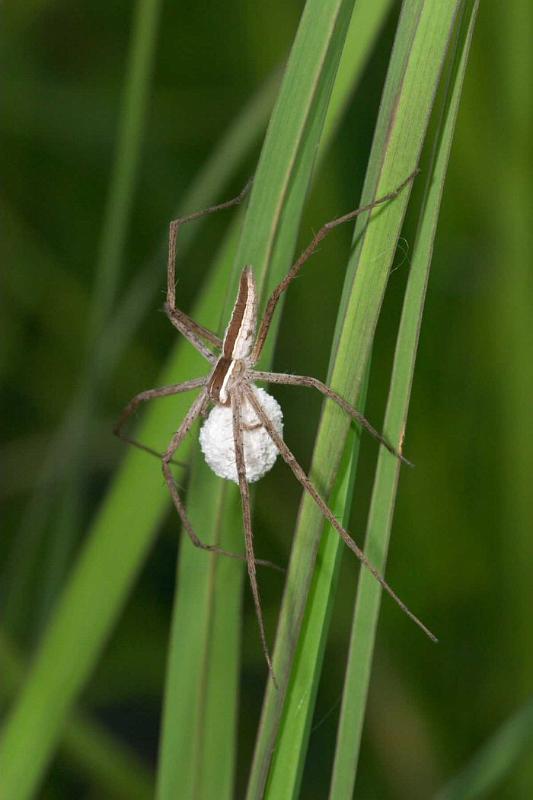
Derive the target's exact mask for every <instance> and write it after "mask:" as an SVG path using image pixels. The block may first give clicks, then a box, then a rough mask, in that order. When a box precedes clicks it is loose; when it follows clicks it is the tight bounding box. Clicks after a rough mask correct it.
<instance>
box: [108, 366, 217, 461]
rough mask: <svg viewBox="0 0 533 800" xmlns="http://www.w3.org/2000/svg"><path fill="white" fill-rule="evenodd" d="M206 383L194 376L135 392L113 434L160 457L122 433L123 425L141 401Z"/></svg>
mask: <svg viewBox="0 0 533 800" xmlns="http://www.w3.org/2000/svg"><path fill="white" fill-rule="evenodd" d="M206 383H207V378H194V380H191V381H185V382H184V383H175V384H173V385H172V386H160V387H159V388H158V389H148V390H147V391H145V392H139V394H136V395H135V397H134V398H133V399H132V400H130V402H129V403H128V405H127V406H126V408H125V409H124V410H123V412H122V414H121V415H120V418H119V420H118V422H117V424H116V425H115V427H114V428H113V433H114V434H115V436H118V438H119V439H122V441H124V442H127V443H128V444H132V445H133V446H134V447H138V448H139V450H144V451H145V452H146V453H150V455H153V456H157V458H159V459H162V458H163V454H162V453H159V452H158V451H157V450H154V449H153V448H152V447H148V446H147V445H145V444H142V443H141V442H138V441H137V440H136V439H132V438H131V436H127V435H126V434H125V433H123V430H122V429H123V428H124V425H125V424H126V422H127V421H128V419H129V418H130V417H131V415H132V414H134V413H135V411H136V410H137V409H138V407H139V406H140V405H141V403H144V402H146V401H147V400H154V399H156V398H158V397H170V396H171V395H174V394H181V393H182V392H189V391H191V390H192V389H199V388H200V387H201V386H205V384H206ZM172 463H173V464H177V465H178V466H184V465H183V464H180V463H179V462H178V461H173V462H172Z"/></svg>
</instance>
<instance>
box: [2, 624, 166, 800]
mask: <svg viewBox="0 0 533 800" xmlns="http://www.w3.org/2000/svg"><path fill="white" fill-rule="evenodd" d="M21 661H22V659H21V658H20V656H19V654H18V653H17V652H16V651H15V648H14V647H13V646H12V644H11V642H10V641H9V639H8V637H7V636H6V635H5V633H4V632H3V631H2V630H0V671H1V673H2V682H1V684H0V692H1V695H0V704H1V705H2V706H3V701H4V699H5V696H6V695H12V694H14V693H15V691H16V689H17V688H18V687H19V685H20V683H21V681H22V677H23V665H22V663H21ZM60 756H62V757H63V758H64V759H65V761H66V762H67V763H69V765H71V764H76V766H77V768H78V770H79V771H80V772H81V773H83V774H85V775H87V777H88V778H89V780H90V781H91V782H92V783H93V784H94V785H96V786H98V787H99V789H101V790H102V791H103V792H105V793H106V795H112V796H113V797H117V798H124V800H148V799H149V798H150V797H152V796H153V780H152V776H151V774H150V771H149V769H148V768H147V767H146V766H145V765H144V764H142V763H141V762H140V760H139V759H138V757H137V756H136V754H135V753H133V752H132V751H131V750H130V749H129V748H128V747H126V746H124V745H123V744H122V743H120V742H119V741H118V740H117V739H115V738H114V737H113V736H110V735H109V733H107V732H106V731H105V730H104V728H103V727H102V726H101V725H99V724H97V723H96V722H94V720H92V719H91V718H90V717H89V716H88V715H86V714H83V713H80V711H76V712H75V713H74V714H73V715H72V717H71V719H69V720H68V722H67V724H66V726H65V732H64V735H63V741H62V744H61V748H60Z"/></svg>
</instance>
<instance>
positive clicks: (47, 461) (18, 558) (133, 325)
mask: <svg viewBox="0 0 533 800" xmlns="http://www.w3.org/2000/svg"><path fill="white" fill-rule="evenodd" d="M278 83H279V78H278V75H277V74H274V75H273V76H272V77H270V78H269V79H268V80H267V81H266V83H265V84H264V85H263V86H262V87H261V88H260V89H259V91H258V92H257V93H256V95H255V96H254V97H253V98H252V99H251V101H250V102H249V103H248V104H247V105H246V106H245V107H244V109H243V111H242V113H241V114H240V115H239V116H238V117H237V119H236V120H235V121H234V123H233V125H232V126H231V128H230V129H229V130H228V131H227V132H226V133H225V134H224V135H223V137H222V139H221V141H220V143H219V144H218V145H217V147H216V148H215V149H214V151H213V153H212V155H211V157H210V159H209V160H208V162H207V163H206V164H205V166H204V168H203V169H202V170H201V172H200V173H199V174H198V176H197V177H196V178H195V180H194V181H193V183H192V185H191V187H190V189H189V191H188V192H187V193H186V195H185V197H184V198H183V200H182V201H181V202H180V205H179V207H178V208H177V209H176V211H175V213H174V216H175V217H177V216H180V215H182V214H184V213H188V212H189V211H191V210H196V209H198V208H205V207H206V206H207V205H209V204H210V203H211V202H213V198H216V197H219V196H220V193H221V191H222V189H223V187H224V186H225V185H226V183H227V182H228V181H229V179H230V178H231V177H232V175H233V174H234V173H235V172H236V171H237V170H238V169H239V167H240V165H241V164H242V161H243V159H245V158H246V157H247V156H248V154H249V151H250V149H251V148H252V147H253V146H254V145H255V144H256V142H257V140H258V139H259V136H260V134H261V133H262V131H263V129H264V128H265V127H266V124H267V121H268V115H269V113H270V111H271V108H272V105H273V102H274V93H275V90H276V88H277V85H278ZM202 223H203V221H202V220H200V221H199V222H198V223H196V224H195V225H191V226H188V227H186V228H185V229H184V230H183V232H182V235H181V236H180V247H179V253H178V256H177V258H178V264H179V263H180V262H182V261H183V259H184V258H185V256H186V254H187V252H188V249H189V247H190V246H191V244H192V242H193V241H194V239H195V237H197V236H198V235H199V232H200V231H201V229H202ZM166 246H167V245H166V230H165V238H164V241H163V242H162V244H161V246H160V247H158V248H157V255H155V256H153V257H151V258H150V259H148V261H147V263H146V264H145V265H144V266H143V267H141V269H140V271H139V274H138V275H137V276H136V277H135V278H134V279H133V282H132V285H131V286H130V287H129V288H128V289H127V290H126V292H125V295H124V298H123V299H122V300H121V301H120V303H119V304H118V306H117V310H116V313H114V314H113V317H112V319H110V320H109V321H108V324H107V325H106V327H105V330H104V332H103V334H102V341H101V347H100V348H99V356H98V362H99V379H100V390H103V389H104V388H105V386H106V385H108V383H109V381H110V380H111V378H112V376H113V374H114V370H115V368H116V365H117V363H118V362H119V360H120V358H121V357H122V355H123V353H124V350H125V349H126V346H127V344H128V342H129V341H130V340H131V339H132V337H133V335H134V333H135V331H136V329H137V328H138V327H139V325H140V323H141V320H142V319H143V318H144V316H145V313H146V309H147V307H148V306H149V304H150V303H154V302H155V299H156V293H157V290H158V289H159V288H160V287H161V285H162V282H163V280H164V275H163V272H162V266H161V265H163V264H164V263H165V259H166ZM81 405H82V403H81V398H80V396H79V395H77V396H76V397H75V398H74V399H73V401H72V403H71V406H70V407H69V409H68V410H67V412H66V414H65V417H64V420H63V422H62V424H61V426H60V429H59V430H58V431H57V433H56V434H55V436H54V439H53V441H52V443H51V445H50V446H49V447H48V449H47V452H46V454H45V456H44V459H43V462H44V464H43V467H42V469H41V470H40V473H39V474H38V476H37V480H36V487H37V488H36V489H35V492H34V494H33V496H32V499H31V500H30V502H29V503H28V509H27V511H26V513H25V515H24V517H23V520H22V523H21V526H20V528H19V531H18V534H17V539H16V542H15V545H14V551H13V553H12V555H11V557H10V559H9V562H10V564H11V565H12V566H11V569H10V573H9V575H7V576H6V578H5V585H6V595H7V602H6V608H5V614H4V619H5V620H6V621H9V623H10V629H12V628H16V627H17V625H18V623H19V620H20V619H22V618H26V615H27V613H28V609H27V605H28V603H33V602H34V596H33V594H32V593H31V591H30V585H32V580H35V578H34V575H35V572H36V570H37V567H36V562H37V559H38V557H39V553H40V545H41V540H42V536H43V534H44V530H45V527H46V522H47V520H48V518H49V515H50V511H51V507H52V505H53V502H54V501H56V499H57V497H56V494H57V489H56V486H57V485H59V486H61V480H63V479H64V471H65V468H66V465H68V464H70V462H71V460H72V458H73V457H74V455H75V451H76V446H75V444H76V440H75V436H74V433H75V431H76V429H77V428H78V427H79V423H78V419H79V416H80V414H82V411H83V410H82V408H81ZM148 468H149V465H147V469H148ZM58 477H59V479H60V482H59V484H56V481H57V480H58Z"/></svg>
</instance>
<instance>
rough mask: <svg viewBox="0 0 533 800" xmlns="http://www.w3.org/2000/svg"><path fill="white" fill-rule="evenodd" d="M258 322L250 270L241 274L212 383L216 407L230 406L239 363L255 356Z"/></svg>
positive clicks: (253, 284) (255, 294) (247, 269)
mask: <svg viewBox="0 0 533 800" xmlns="http://www.w3.org/2000/svg"><path fill="white" fill-rule="evenodd" d="M256 321H257V289H256V286H255V279H254V276H253V273H252V270H251V268H250V267H245V269H243V271H242V273H241V279H240V283H239V293H238V295H237V299H236V301H235V305H234V306H233V312H232V314H231V319H230V322H229V325H228V327H227V328H226V333H225V335H224V341H223V344H222V355H221V356H220V358H219V359H218V361H217V363H216V366H215V369H214V370H213V374H212V375H211V380H210V382H209V388H208V391H209V396H210V398H211V400H212V401H213V402H214V403H221V404H222V405H227V403H228V402H229V390H230V386H231V378H232V376H233V372H234V369H235V364H236V362H237V361H242V360H245V359H246V358H247V357H248V356H249V355H250V353H251V350H252V347H253V343H254V338H255V328H256Z"/></svg>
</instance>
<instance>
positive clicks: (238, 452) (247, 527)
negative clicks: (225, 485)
mask: <svg viewBox="0 0 533 800" xmlns="http://www.w3.org/2000/svg"><path fill="white" fill-rule="evenodd" d="M232 400H234V401H233V402H232V404H231V409H232V412H233V439H234V442H235V462H236V465H237V475H238V477H239V489H240V492H241V502H242V519H243V524H244V541H245V544H246V564H247V566H248V577H249V578H250V586H251V589H252V594H253V598H254V605H255V613H256V615H257V621H258V623H259V633H260V636H261V644H262V645H263V652H264V654H265V659H266V662H267V664H268V670H269V672H270V675H271V676H272V681H273V683H274V686H276V688H277V682H276V678H275V675H274V670H273V668H272V659H271V657H270V652H269V649H268V644H267V639H266V633H265V625H264V621H263V612H262V610H261V598H260V595H259V586H258V585H257V575H256V572H255V557H254V537H253V530H252V514H251V508H250V487H249V486H248V481H247V480H246V466H245V461H244V444H243V430H242V419H241V406H240V397H237V398H235V397H234V398H232Z"/></svg>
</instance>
